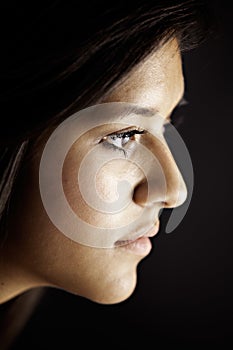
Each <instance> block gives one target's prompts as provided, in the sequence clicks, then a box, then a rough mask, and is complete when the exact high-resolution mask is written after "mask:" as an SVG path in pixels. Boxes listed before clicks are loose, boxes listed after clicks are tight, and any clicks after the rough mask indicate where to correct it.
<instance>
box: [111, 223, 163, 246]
mask: <svg viewBox="0 0 233 350" xmlns="http://www.w3.org/2000/svg"><path fill="white" fill-rule="evenodd" d="M159 224H160V221H159V220H157V221H156V223H155V224H154V225H151V227H150V228H149V229H148V227H147V228H145V229H144V233H143V234H140V233H138V232H137V234H136V235H135V237H132V236H131V237H130V238H125V239H121V240H118V241H116V242H115V245H116V246H117V245H121V244H127V243H131V242H134V241H136V240H137V239H138V238H141V237H154V236H155V235H156V234H157V233H158V231H159ZM142 231H143V230H140V232H142Z"/></svg>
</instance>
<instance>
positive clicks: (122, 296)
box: [82, 271, 137, 305]
mask: <svg viewBox="0 0 233 350" xmlns="http://www.w3.org/2000/svg"><path fill="white" fill-rule="evenodd" d="M136 283H137V273H136V271H134V273H132V272H131V274H129V273H128V274H126V275H125V276H121V277H120V278H116V279H112V280H111V281H105V282H104V283H103V284H102V285H100V284H98V286H96V288H94V289H92V290H91V291H88V293H85V294H83V295H82V296H83V297H85V298H86V299H89V300H91V301H93V302H95V303H98V304H105V305H111V304H118V303H121V302H123V301H125V300H126V299H128V298H129V297H130V296H131V295H132V294H133V292H134V290H135V287H136Z"/></svg>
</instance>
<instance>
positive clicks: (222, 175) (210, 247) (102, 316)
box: [15, 2, 233, 349]
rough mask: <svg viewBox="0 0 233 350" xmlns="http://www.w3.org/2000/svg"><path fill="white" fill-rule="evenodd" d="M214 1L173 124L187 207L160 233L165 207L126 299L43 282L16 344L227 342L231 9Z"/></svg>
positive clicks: (230, 327)
mask: <svg viewBox="0 0 233 350" xmlns="http://www.w3.org/2000/svg"><path fill="white" fill-rule="evenodd" d="M216 6H217V10H216V12H217V15H218V19H219V28H218V33H216V34H215V35H214V36H212V37H211V38H210V39H209V40H208V42H206V43H205V44H203V45H202V46H201V47H199V48H198V49H195V50H192V51H190V52H189V53H185V54H184V74H185V79H186V98H187V100H188V101H189V104H188V105H187V106H186V107H184V109H183V113H184V114H185V121H184V123H183V124H182V125H181V126H180V128H179V132H180V134H181V135H182V137H183V139H184V141H185V143H186V145H187V147H188V150H189V152H190V155H191V159H192V163H193V168H194V180H195V181H194V191H193V196H192V201H191V204H190V207H189V209H188V212H187V214H186V216H185V217H184V219H183V221H182V222H181V224H180V225H179V226H178V228H177V229H176V230H175V231H174V232H173V233H171V234H166V233H165V232H164V228H165V225H166V221H167V219H168V217H169V215H170V214H169V212H167V213H165V212H164V213H163V214H162V217H161V230H160V233H159V234H158V235H157V237H154V238H153V250H152V252H151V254H150V255H149V256H148V257H146V258H145V259H144V260H143V261H142V262H141V263H140V264H139V266H138V284H137V287H136V290H135V292H134V293H133V295H132V296H131V298H129V299H128V300H126V301H124V302H122V303H120V304H117V305H99V304H95V303H93V302H91V301H89V300H86V299H84V298H81V297H77V296H74V295H71V294H69V293H67V292H65V291H61V290H56V289H48V290H47V292H46V294H45V295H44V297H43V298H42V301H41V303H40V304H39V305H38V307H37V309H36V310H35V312H34V314H33V316H32V318H31V320H30V322H29V323H28V325H27V326H26V328H25V329H24V332H23V333H22V335H21V336H20V337H19V339H18V341H17V342H16V344H15V349H19V348H20V349H21V348H26V347H28V348H33V347H35V346H36V345H37V346H41V347H43V348H47V347H48V348H49V345H50V346H51V347H50V348H56V347H58V348H60V347H59V346H61V345H63V346H64V348H67V349H71V348H75V349H76V348H83V347H84V346H85V347H86V346H88V345H90V344H95V347H101V346H102V347H107V348H111V347H112V346H113V345H116V344H119V345H121V347H124V345H128V346H129V345H131V344H132V345H133V344H134V345H135V344H138V345H141V346H151V347H152V348H156V346H157V345H158V344H169V345H175V344H179V345H181V344H185V345H186V346H188V347H187V348H190V345H193V344H198V345H203V344H204V345H205V344H210V343H213V344H225V343H226V344H227V342H228V341H230V343H231V345H232V344H233V342H232V337H233V224H232V220H233V213H232V209H233V207H232V197H233V193H232V189H233V186H232V179H233V174H232V158H233V157H232V153H233V147H232V140H233V123H232V119H233V112H232V108H233V106H232V104H233V37H232V35H233V11H232V5H231V6H230V5H226V4H225V3H224V2H221V4H220V2H216ZM83 341H84V342H85V343H84V344H85V345H83V346H81V345H80V344H81V342H83Z"/></svg>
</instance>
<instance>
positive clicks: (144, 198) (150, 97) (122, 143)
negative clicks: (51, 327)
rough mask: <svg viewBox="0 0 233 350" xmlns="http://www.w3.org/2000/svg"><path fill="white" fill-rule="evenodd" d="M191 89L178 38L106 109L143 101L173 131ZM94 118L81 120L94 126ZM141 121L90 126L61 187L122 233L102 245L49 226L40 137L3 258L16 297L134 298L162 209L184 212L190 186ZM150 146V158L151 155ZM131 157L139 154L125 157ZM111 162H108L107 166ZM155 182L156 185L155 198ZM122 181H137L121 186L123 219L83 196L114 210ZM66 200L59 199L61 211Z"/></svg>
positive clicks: (17, 197)
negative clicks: (47, 293)
mask: <svg viewBox="0 0 233 350" xmlns="http://www.w3.org/2000/svg"><path fill="white" fill-rule="evenodd" d="M183 90H184V82H183V74H182V63H181V57H180V52H179V49H178V45H177V42H176V40H173V41H170V42H168V43H167V44H165V45H164V46H162V47H161V48H160V49H159V50H157V51H156V52H155V53H153V54H151V55H150V56H149V57H147V58H146V59H145V60H144V61H143V62H141V64H140V65H138V66H137V67H136V68H135V69H134V70H133V71H132V72H131V73H130V74H129V75H128V76H127V77H126V79H125V80H124V81H123V82H122V83H121V84H119V85H118V86H117V87H116V88H115V89H114V90H112V91H111V93H109V94H108V96H107V97H105V98H104V100H103V101H102V102H103V103H113V102H114V103H115V102H121V103H122V102H123V103H133V104H136V105H137V106H138V107H139V108H141V109H142V110H143V108H147V109H149V110H150V111H151V114H152V115H153V114H159V115H160V118H161V117H162V120H163V124H165V123H167V121H168V118H169V115H170V114H171V112H172V110H173V109H174V108H175V106H176V105H177V103H178V102H179V101H180V99H181V98H182V95H183ZM149 119H150V118H148V120H149ZM86 120H87V121H85V119H84V120H82V123H83V124H85V123H86V122H87V123H88V118H87V119H86ZM150 120H152V119H150ZM137 121H138V122H137V125H136V123H132V125H130V122H129V120H128V121H127V125H126V124H125V123H123V122H122V120H120V119H119V118H118V119H116V120H115V121H114V122H113V121H112V120H111V119H109V123H108V122H105V123H102V124H101V123H99V125H98V126H95V127H92V128H86V129H87V130H86V132H85V133H83V134H82V135H81V137H79V138H78V139H77V140H76V142H74V143H73V144H72V147H71V148H70V149H69V152H68V153H67V155H66V157H65V160H64V164H63V169H62V185H63V190H64V193H65V196H66V199H67V201H68V203H69V205H70V207H71V208H72V210H73V212H74V213H76V214H77V215H78V216H79V218H81V219H82V220H83V222H86V223H88V224H89V225H90V226H91V230H95V229H96V230H98V229H99V228H105V229H114V234H113V235H112V236H110V239H106V240H104V241H103V244H101V240H100V241H98V243H97V244H94V243H93V242H92V243H91V244H83V242H82V239H80V240H79V239H74V240H73V239H70V237H69V236H67V235H66V234H64V232H62V231H61V230H59V229H58V228H57V227H56V225H54V223H53V222H52V220H51V219H50V217H49V215H48V213H47V211H46V209H45V207H44V203H43V202H42V199H41V193H40V188H39V169H40V161H41V156H42V152H43V149H44V147H45V144H46V142H47V138H44V139H43V140H42V139H41V140H40V142H39V144H38V147H37V148H36V149H35V150H34V152H32V154H33V156H32V157H31V158H30V160H29V161H28V162H27V164H25V165H24V166H23V168H22V171H21V173H20V177H19V180H18V183H17V190H16V191H15V193H14V197H13V200H12V206H11V210H10V217H9V220H10V221H9V222H10V225H9V231H10V233H9V235H8V239H7V242H6V245H5V248H4V255H5V257H4V260H5V264H6V266H8V267H7V271H8V276H11V281H9V277H8V292H9V294H10V296H14V295H16V294H18V293H20V292H21V291H23V290H26V289H29V288H31V287H34V286H39V285H47V286H54V287H57V288H61V289H64V290H67V291H69V292H71V293H74V294H77V295H80V296H84V297H86V298H88V299H91V300H93V301H96V302H99V303H106V304H108V303H117V302H120V301H123V300H125V299H126V298H127V297H129V296H130V295H131V294H132V292H133V291H134V288H135V285H136V280H137V276H136V270H137V266H138V263H139V262H140V261H141V260H142V259H143V258H145V257H146V256H148V254H149V253H150V251H151V243H150V239H149V238H148V236H152V235H155V234H156V232H157V231H158V228H159V220H158V213H159V211H160V210H161V209H162V208H164V207H167V208H172V207H174V206H177V205H180V204H182V203H183V202H184V200H185V198H186V187H185V184H184V182H183V179H182V176H181V174H180V172H179V170H178V168H177V166H176V164H175V161H174V159H173V157H172V155H171V153H170V152H169V149H168V146H167V145H166V144H165V143H161V142H160V141H159V140H158V139H157V138H156V137H154V136H153V135H152V134H151V133H150V132H149V124H148V130H146V126H147V125H146V124H145V123H144V124H143V123H141V124H143V128H142V127H141V125H140V113H139V116H138V117H137ZM146 123H147V122H146ZM148 123H149V122H148ZM150 123H151V121H150ZM84 126H85V125H84ZM135 130H136V134H135ZM109 135H111V136H109ZM68 138H69V135H68V134H67V135H64V140H66V141H67V139H68ZM68 141H69V140H68ZM61 143H62V142H61ZM97 143H98V146H99V147H96V144H97ZM61 148H62V146H61ZM143 149H146V150H149V152H146V153H143V151H142V150H143ZM128 151H129V152H130V157H129V159H126V158H127V157H126V153H127V152H128ZM136 151H137V152H136ZM116 154H117V156H116ZM120 154H121V155H120ZM149 154H150V155H152V156H153V157H154V159H157V160H158V162H159V164H160V166H161V168H162V171H163V174H164V177H163V179H165V182H166V194H165V195H164V186H163V181H159V176H158V173H157V172H156V171H154V172H153V171H151V170H153V169H151V165H153V164H152V163H153V162H152V163H151V161H150V159H149V158H150V157H149ZM87 155H88V157H89V158H88V159H89V160H88V162H87V163H86V164H88V166H86V167H84V169H85V171H86V172H84V175H83V176H81V177H80V178H78V180H77V169H79V170H80V169H81V167H82V166H83V164H84V160H86V159H87ZM147 155H148V159H147ZM54 157H56V154H55V155H54ZM135 157H136V158H135ZM153 157H152V158H153ZM103 158H104V159H107V161H106V162H103V161H102V159H103ZM132 159H134V161H132ZM135 159H136V160H135ZM101 162H103V164H102V165H101V166H99V167H98V164H100V163H101ZM54 172H56V170H54ZM85 174H86V175H85ZM148 178H150V185H151V184H152V185H151V186H150V195H148V193H147V192H148V191H147V190H148ZM122 181H123V182H124V184H125V183H128V184H130V186H125V187H124V186H123V187H122V196H123V199H127V200H126V202H127V205H125V206H124V207H122V208H121V210H118V211H117V212H114V215H113V214H112V213H110V212H107V210H98V208H94V206H92V205H90V203H89V202H88V201H86V200H84V199H83V195H86V196H89V197H88V198H90V200H91V199H92V198H97V200H95V203H94V204H95V205H97V206H98V198H100V201H101V200H102V201H103V202H105V203H109V206H111V204H112V203H114V202H115V201H116V200H117V198H118V190H119V188H118V187H117V186H118V185H119V183H120V182H122ZM92 182H93V183H92ZM50 185H51V187H52V186H53V184H52V183H51V184H49V185H48V191H50V190H49V187H50ZM93 189H94V191H95V193H93V192H92V191H93ZM92 193H93V195H92ZM96 194H98V196H97V197H96ZM178 195H179V200H177V198H178ZM58 201H59V200H58V199H57V198H56V199H54V205H55V206H56V205H57V202H58ZM52 203H53V202H52ZM107 206H108V204H107ZM57 216H58V217H59V220H60V222H63V216H65V215H64V213H63V212H61V211H59V210H57ZM139 217H140V221H138V220H137V219H138V218H139ZM65 219H66V218H65V217H64V220H65ZM126 227H127V229H126ZM152 227H153V229H152V230H151V228H152ZM76 230H77V231H78V233H77V234H78V237H82V234H83V232H81V231H82V227H81V226H78V227H77V228H76ZM139 231H140V234H139V233H138V232H139ZM139 236H142V237H141V238H138V237H139ZM106 242H107V243H106ZM105 243H106V244H105ZM16 276H17V277H16ZM14 281H15V282H14Z"/></svg>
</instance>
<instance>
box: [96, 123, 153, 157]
mask: <svg viewBox="0 0 233 350" xmlns="http://www.w3.org/2000/svg"><path fill="white" fill-rule="evenodd" d="M145 132H146V131H145V130H137V129H133V130H127V131H125V132H117V133H114V134H110V135H107V136H104V137H103V139H102V140H101V142H103V145H104V146H106V147H110V148H112V149H114V150H120V151H123V152H124V154H125V155H126V153H125V152H126V150H125V149H124V148H125V146H126V145H127V144H128V143H129V142H130V141H135V135H136V134H144V133H145Z"/></svg>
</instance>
